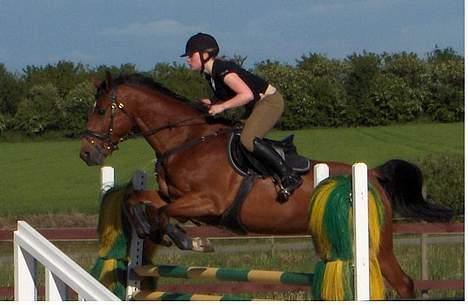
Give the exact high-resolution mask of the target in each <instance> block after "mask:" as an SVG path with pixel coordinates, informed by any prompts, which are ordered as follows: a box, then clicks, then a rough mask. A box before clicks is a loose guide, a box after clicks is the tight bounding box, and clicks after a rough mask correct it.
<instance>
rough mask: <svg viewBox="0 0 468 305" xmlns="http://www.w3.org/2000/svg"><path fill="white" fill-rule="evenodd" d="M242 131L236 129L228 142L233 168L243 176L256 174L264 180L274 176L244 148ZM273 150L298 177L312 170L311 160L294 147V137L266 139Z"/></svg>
mask: <svg viewBox="0 0 468 305" xmlns="http://www.w3.org/2000/svg"><path fill="white" fill-rule="evenodd" d="M240 133H241V130H240V129H235V130H234V131H233V132H232V134H231V136H230V138H229V141H228V149H227V151H228V154H229V161H230V162H231V165H232V167H233V168H234V169H235V170H236V172H237V173H239V174H240V175H242V176H247V175H252V174H255V175H257V176H260V177H262V178H265V177H271V176H273V174H274V173H273V172H272V171H271V170H270V169H269V168H267V167H266V166H265V165H263V163H262V162H261V161H260V160H258V159H257V158H256V157H255V156H254V154H252V153H251V152H250V151H248V150H247V149H245V148H244V146H243V145H242V144H241V142H240ZM263 140H265V141H266V142H267V143H269V144H270V145H271V146H272V147H273V149H274V150H275V151H276V152H277V153H278V154H279V155H280V156H281V158H282V159H283V160H284V161H285V163H286V164H287V165H288V166H289V167H290V168H291V169H293V171H294V172H296V173H297V174H298V175H303V174H305V173H307V172H308V171H309V170H310V161H309V159H307V158H305V157H303V156H301V155H299V154H298V153H297V150H296V146H295V145H294V143H293V141H294V135H289V136H287V137H286V138H284V139H282V140H280V141H276V140H271V139H266V138H264V139H263Z"/></svg>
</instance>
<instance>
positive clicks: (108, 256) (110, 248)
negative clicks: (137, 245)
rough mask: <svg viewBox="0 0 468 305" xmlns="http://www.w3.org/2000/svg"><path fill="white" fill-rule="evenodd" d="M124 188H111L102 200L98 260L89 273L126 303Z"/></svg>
mask: <svg viewBox="0 0 468 305" xmlns="http://www.w3.org/2000/svg"><path fill="white" fill-rule="evenodd" d="M126 192H127V189H126V186H125V187H121V186H120V187H114V188H112V189H110V190H108V191H107V192H106V194H105V195H104V196H103V198H102V200H101V207H100V211H99V219H98V228H97V233H98V239H99V257H98V259H97V260H96V263H95V264H94V267H93V268H92V269H91V274H92V275H93V276H94V277H95V278H96V279H97V280H99V281H100V282H101V283H102V284H103V285H104V286H106V287H107V288H108V289H109V290H110V291H112V292H113V293H114V294H115V295H116V296H118V297H119V298H120V299H122V300H125V294H126V281H127V264H128V257H127V256H128V254H127V248H128V243H129V237H128V236H129V235H128V232H126V230H125V224H124V221H125V220H124V218H123V215H122V211H123V203H124V199H125V194H126Z"/></svg>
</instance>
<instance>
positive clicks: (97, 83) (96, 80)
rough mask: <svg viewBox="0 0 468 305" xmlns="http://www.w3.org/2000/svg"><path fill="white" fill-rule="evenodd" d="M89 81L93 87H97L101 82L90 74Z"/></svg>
mask: <svg viewBox="0 0 468 305" xmlns="http://www.w3.org/2000/svg"><path fill="white" fill-rule="evenodd" d="M91 83H93V85H94V87H95V88H96V89H99V87H100V86H101V83H102V82H101V81H100V80H98V79H97V78H96V77H94V76H91Z"/></svg>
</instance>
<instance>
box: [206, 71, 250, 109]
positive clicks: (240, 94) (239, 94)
mask: <svg viewBox="0 0 468 305" xmlns="http://www.w3.org/2000/svg"><path fill="white" fill-rule="evenodd" d="M224 83H225V84H226V85H227V86H229V88H231V89H232V91H234V92H235V93H236V95H235V96H233V97H232V98H230V99H229V100H227V101H225V102H223V103H220V104H216V105H213V106H211V108H210V113H211V114H217V113H221V112H223V111H224V110H226V109H231V108H236V107H239V106H243V105H245V104H247V103H248V102H250V101H252V100H253V99H254V95H253V93H252V90H250V88H249V87H248V86H247V84H246V83H245V82H244V81H243V80H242V79H241V78H240V77H239V75H237V73H228V74H227V75H226V76H224Z"/></svg>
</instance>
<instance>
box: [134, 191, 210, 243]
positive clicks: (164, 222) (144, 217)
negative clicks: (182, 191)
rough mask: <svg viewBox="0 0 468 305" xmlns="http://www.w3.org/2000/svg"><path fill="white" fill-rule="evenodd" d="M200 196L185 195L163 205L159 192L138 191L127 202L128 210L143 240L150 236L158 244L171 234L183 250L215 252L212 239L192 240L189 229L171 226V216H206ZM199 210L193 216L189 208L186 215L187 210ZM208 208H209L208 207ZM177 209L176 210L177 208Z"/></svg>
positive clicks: (170, 236)
mask: <svg viewBox="0 0 468 305" xmlns="http://www.w3.org/2000/svg"><path fill="white" fill-rule="evenodd" d="M197 198H200V197H199V196H190V195H189V196H183V197H180V198H179V199H177V200H175V201H174V202H171V203H170V204H160V202H161V200H162V199H161V197H160V196H159V194H158V193H157V192H155V191H134V192H133V194H132V195H130V196H129V199H128V200H127V203H128V206H129V208H128V210H129V211H133V213H132V212H131V213H130V214H131V219H133V220H135V219H136V220H137V221H134V222H135V223H136V224H135V225H134V227H135V230H136V232H137V234H138V236H139V237H140V238H144V237H149V238H150V239H152V240H153V241H155V242H156V243H161V242H164V239H163V236H164V235H167V236H168V237H169V238H170V239H171V240H172V241H173V242H174V243H175V244H176V246H177V247H178V248H179V249H182V250H193V251H200V252H212V251H213V247H212V246H211V244H210V243H209V241H208V240H206V239H202V238H192V237H190V236H188V235H187V233H186V232H185V230H183V229H182V228H181V227H180V226H178V225H176V224H171V223H169V217H174V218H180V217H182V218H185V219H186V218H187V217H196V216H206V213H207V211H206V210H205V211H204V210H203V208H202V209H200V208H198V207H197V202H199V201H198V200H197ZM190 206H193V207H196V208H197V211H198V212H197V213H190V212H191V210H190V208H188V209H187V210H186V211H185V212H187V211H188V212H189V214H187V213H184V208H187V207H190ZM204 206H208V204H205V205H204ZM174 207H175V209H174Z"/></svg>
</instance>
